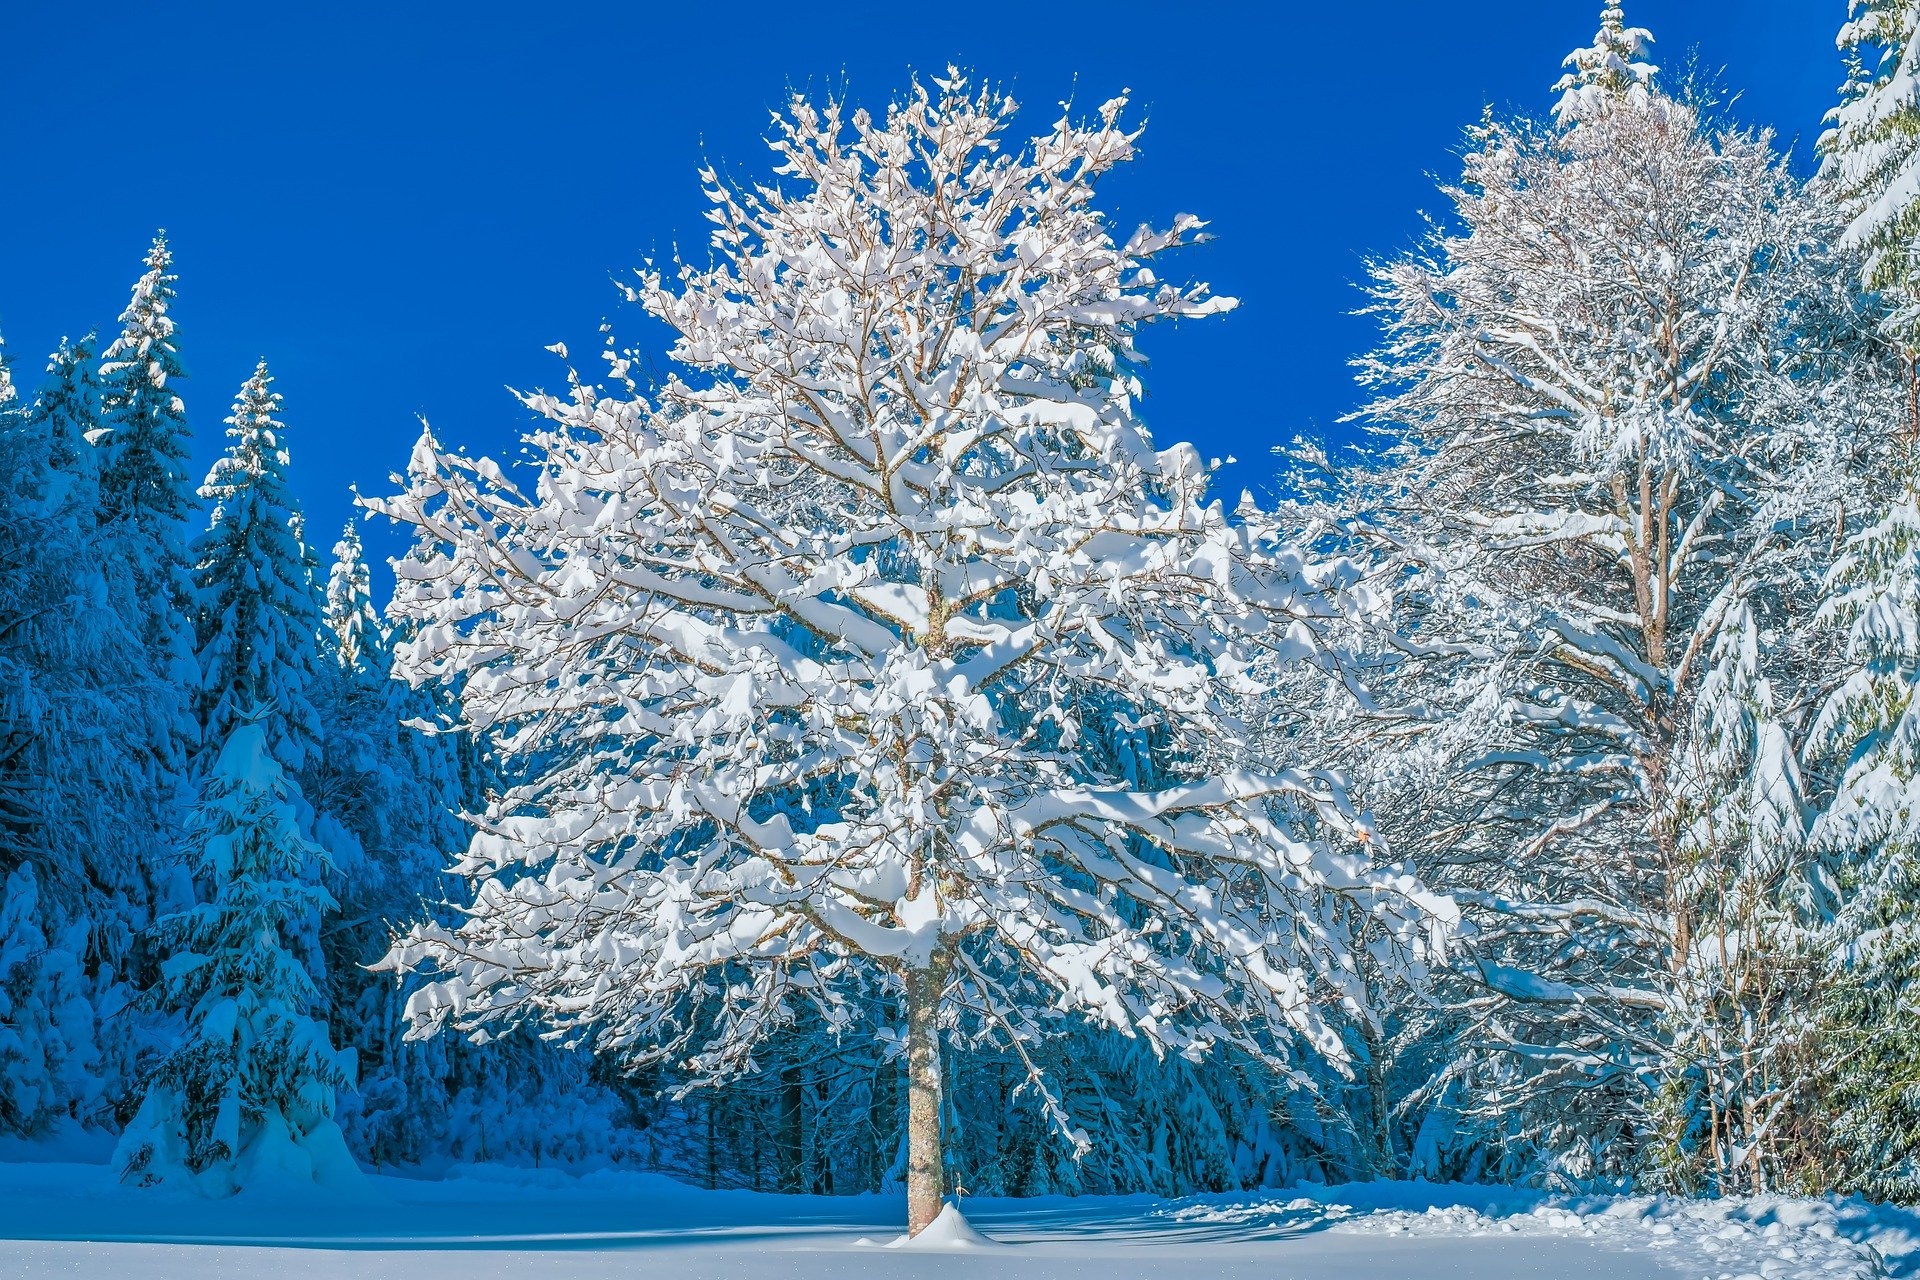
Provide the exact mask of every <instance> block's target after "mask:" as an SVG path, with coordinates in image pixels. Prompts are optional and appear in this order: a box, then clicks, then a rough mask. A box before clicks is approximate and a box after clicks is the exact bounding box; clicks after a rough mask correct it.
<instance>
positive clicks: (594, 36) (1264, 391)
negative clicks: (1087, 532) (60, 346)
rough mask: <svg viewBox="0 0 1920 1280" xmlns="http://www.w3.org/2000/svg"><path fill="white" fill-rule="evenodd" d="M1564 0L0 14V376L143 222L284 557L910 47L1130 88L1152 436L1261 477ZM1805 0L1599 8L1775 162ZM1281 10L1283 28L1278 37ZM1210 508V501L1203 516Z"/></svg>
mask: <svg viewBox="0 0 1920 1280" xmlns="http://www.w3.org/2000/svg"><path fill="white" fill-rule="evenodd" d="M1599 9H1600V5H1599V3H1597V0H1451V3H1447V2H1443V0H1367V2H1366V3H1357V2H1355V0H1345V2H1344V3H1330V4H1318V3H1315V4H1307V3H1293V2H1291V0H1288V2H1280V0H1276V2H1275V3H1271V4H1250V3H1217V4H1189V3H1182V2H1177V0H1176V2H1174V3H1168V2H1166V0H1159V2H1157V3H1146V4H1137V3H1132V2H1131V0H1118V2H1110V3H1102V4H1083V3H1078V2H1077V0H1056V2H1055V3H1051V4H1013V5H966V4H958V5H899V4H890V5H878V4H873V5H869V4H862V3H854V2H849V3H842V4H837V5H826V6H823V5H804V6H803V5H794V4H785V5H761V4H754V3H734V4H729V5H725V6H706V5H675V6H671V7H669V6H665V5H660V4H648V3H640V2H637V0H629V2H628V3H624V4H613V3H546V4H529V3H524V2H523V3H517V4H506V3H495V2H491V0H475V2H473V3H465V4H460V5H454V4H450V3H440V2H438V0H425V2H421V3H408V4H389V3H381V4H371V3H358V2H352V0H345V2H341V3H333V4H325V5H322V4H312V3H308V4H302V3H271V4H268V3H257V2H256V3H251V4H240V3H226V2H220V0H206V2H201V3H194V4H187V5H175V6H155V5H152V4H141V5H131V4H121V3H117V2H110V3H103V4H102V3H96V4H91V5H87V6H85V7H84V8H83V7H81V6H77V5H74V4H71V3H68V2H67V0H5V2H4V3H0V67H3V68H4V69H0V163H4V165H5V166H6V175H7V177H6V180H5V181H4V182H0V333H4V334H5V337H6V339H7V343H8V347H9V350H10V352H11V354H12V357H13V359H14V361H15V366H16V371H17V375H18V379H19V381H21V382H23V383H28V384H30V383H31V382H32V380H33V376H34V373H35V371H36V370H37V369H38V367H39V365H40V361H41V357H42V355H43V354H44V352H46V351H47V350H48V349H49V348H50V347H51V346H52V345H53V344H54V343H55V342H56V341H57V340H58V339H59V338H60V337H61V336H62V335H63V334H68V333H73V334H78V333H81V332H84V331H85V330H87V329H89V328H94V327H98V328H101V329H102V330H110V329H111V328H112V326H113V320H114V317H115V316H116V315H117V314H118V313H119V311H120V309H121V307H122V306H123V305H124V303H125V299H126V291H127V288H128V286H129V285H130V283H131V282H132V280H133V279H134V277H135V276H136V275H137V274H138V270H139V260H140V258H141V256H142V255H143V253H144V252H145V250H146V246H147V241H148V237H149V236H150V234H151V233H152V231H153V229H154V228H155V227H158V226H165V227H166V228H167V229H168V231H169V234H170V237H171V239H172V241H173V244H174V248H175V252H176V255H177V269H178V271H179V273H180V277H181V281H180V292H181V301H180V304H179V307H178V310H177V313H176V314H177V317H178V319H179V322H180V325H181V331H180V332H181V341H182V350H183V355H184V358H185V361H186V364H187V368H188V371H189V373H190V375H191V379H190V381H189V383H188V384H187V386H186V387H185V388H183V393H184V396H185V398H186V400H187V404H188V409H189V412H190V414H191V416H192V419H193V422H194V427H195V431H196V437H197V438H196V442H195V444H196V464H197V465H198V466H199V467H201V468H203V469H204V467H205V465H206V463H207V462H209V461H210V460H211V458H212V457H213V455H214V453H215V452H216V451H217V449H218V448H219V447H220V443H221V430H222V428H221V426H220V419H221V418H222V417H224V416H225V415H226V412H227V408H228V405H229V403H230V402H231V399H232V395H233V391H234V389H235V388H236V387H237V386H238V385H239V383H240V381H241V380H242V379H243V378H244V377H245V376H246V374H247V373H248V372H249V371H250V370H251V368H252V364H253V362H254V360H255V359H256V358H257V357H259V356H262V355H264V356H265V357H266V358H267V359H268V360H269V362H270V363H271V365H272V366H273V369H274V371H275V372H276V374H277V375H278V376H279V383H278V386H279V390H280V391H281V392H282V393H283V394H285V396H286V397H287V410H286V417H287V421H288V424H289V428H290V433H289V434H290V438H291V445H292V448H293V450H294V468H295V481H296V487H297V488H298V489H299V491H300V493H301V495H302V498H303V500H304V501H305V503H306V505H307V509H308V511H309V515H310V518H311V520H312V522H313V525H314V527H315V530H316V534H317V536H318V539H319V540H320V541H322V545H323V547H324V546H325V545H328V544H330V542H331V538H332V533H333V530H334V529H335V528H337V527H338V525H339V523H340V522H341V521H342V520H343V519H344V518H345V517H346V515H347V514H348V510H349V508H348V485H349V484H352V483H358V484H359V485H360V486H361V488H362V489H363V490H365V491H368V492H378V491H382V490H383V489H384V487H385V483H386V481H385V478H386V476H387V474H388V473H389V472H391V471H393V470H395V469H397V468H398V467H400V466H401V465H403V464H404V462H405V459H406V454H407V449H408V446H409V444H410V443H411V441H412V439H413V437H414V434H415V432H416V430H417V425H416V422H415V415H416V414H425V415H426V416H427V417H429V418H430V419H431V420H432V422H433V425H434V427H435V430H436V431H437V432H438V433H439V434H440V435H441V436H442V437H443V438H444V439H447V440H449V441H458V442H464V443H467V444H468V445H469V446H471V447H472V448H474V449H475V450H476V451H490V452H502V451H509V450H510V449H511V442H512V440H513V439H514V438H515V436H516V435H517V433H518V432H519V430H520V429H521V428H522V426H523V425H524V423H525V414H524V411H522V410H521V409H520V407H519V406H518V404H516V403H515V402H514V401H513V400H512V399H511V398H510V397H509V396H508V395H507V393H506V392H505V391H504V390H503V388H504V387H505V386H508V385H513V386H519V387H534V386H539V385H549V386H551V385H558V384H560V383H561V382H563V381H564V373H563V371H562V369H561V368H560V366H559V364H558V362H557V360H556V358H555V357H553V356H551V355H549V354H548V353H547V352H545V351H544V350H542V348H543V347H544V346H545V345H546V344H548V343H552V342H555V341H565V342H567V343H568V344H569V345H570V346H571V347H572V348H573V350H575V351H576V352H582V353H587V352H592V351H595V350H596V349H597V348H598V346H599V342H598V335H597V329H598V326H599V323H600V322H601V320H602V319H608V320H611V321H612V322H613V323H614V325H615V329H616V332H617V333H619V334H622V335H624V336H626V337H629V338H631V339H634V340H637V341H638V342H639V343H640V344H641V345H647V346H651V347H653V348H654V349H655V350H658V349H660V347H661V345H662V343H661V337H660V334H659V333H657V332H655V331H654V330H652V329H651V328H650V327H648V326H646V325H644V324H643V323H642V322H641V318H640V317H639V315H638V313H637V312H636V310H635V309H634V308H632V307H629V306H628V305H626V304H625V303H622V302H620V301H618V300H617V298H616V295H615V291H614V287H613V284H612V283H611V281H612V280H613V279H614V278H615V277H616V276H620V275H623V274H625V273H626V272H628V271H629V270H630V269H631V268H632V267H634V266H636V265H638V263H639V261H640V259H641V258H642V257H643V256H645V255H647V254H649V253H670V252H671V251H672V249H673V247H674V246H675V245H676V244H679V245H683V246H685V247H687V249H688V250H690V251H691V252H695V253H699V254H700V255H702V256H704V253H705V248H704V244H703V241H702V224H701V223H700V221H699V215H700V212H701V209H702V203H701V200H700V197H699V188H698V184H697V181H696V179H695V176H694V171H695V168H696V166H697V165H698V164H699V163H700V161H701V160H702V159H703V158H711V159H713V160H714V161H716V162H719V163H720V164H722V165H723V166H725V167H726V168H727V169H729V170H731V171H732V172H734V173H737V174H742V175H746V176H750V177H757V176H759V175H761V174H762V173H764V172H765V168H766V163H767V154H766V152H765V149H764V147H763V146H762V145H761V142H760V139H761V137H762V136H763V134H764V132H765V128H766V122H767V118H768V112H769V111H770V110H772V109H773V108H775V107H777V106H778V105H779V104H780V103H781V102H782V101H783V99H784V97H785V94H786V92H787V90H788V89H789V87H795V88H803V89H811V90H814V91H819V92H825V91H828V90H839V89H841V88H842V87H843V86H844V87H845V88H846V90H847V92H848V93H849V94H850V95H851V96H852V97H853V98H855V99H856V100H859V101H862V102H866V103H870V104H876V105H877V104H880V103H883V102H884V101H885V100H886V99H887V98H888V97H890V96H892V95H893V94H894V93H895V92H896V91H897V90H898V89H899V88H900V86H901V85H903V84H904V83H905V81H906V79H907V77H908V75H909V74H910V73H911V72H912V71H914V70H919V71H922V72H937V71H939V70H940V69H941V68H942V67H944V66H945V65H946V64H947V63H949V62H957V63H959V64H961V65H962V66H967V67H971V68H974V69H975V70H976V71H977V72H978V73H979V74H980V75H982V76H984V77H985V78H988V79H991V80H993V81H995V82H998V83H1002V84H1005V85H1007V86H1008V87H1009V88H1010V89H1011V90H1012V92H1013V93H1014V95H1015V96H1016V98H1018V99H1019V100H1020V101H1021V102H1022V103H1024V104H1026V108H1027V111H1028V112H1030V113H1031V114H1030V115H1029V116H1027V117H1026V119H1027V120H1028V121H1029V122H1030V123H1031V124H1032V125H1033V126H1034V127H1035V128H1038V127H1040V126H1042V125H1044V124H1045V123H1046V122H1047V121H1049V120H1051V119H1052V118H1053V117H1052V115H1051V114H1050V113H1051V112H1053V111H1054V110H1055V109H1056V107H1055V104H1057V103H1058V102H1059V101H1061V100H1062V99H1064V98H1067V97H1070V96H1071V97H1075V98H1076V100H1078V101H1080V102H1082V103H1084V104H1086V105H1087V106H1089V107H1091V106H1092V105H1094V104H1097V103H1098V102H1099V101H1100V100H1101V99H1103V98H1106V97H1108V96H1111V95H1112V94H1113V93H1114V92H1115V91H1117V90H1119V89H1121V88H1131V89H1132V90H1133V92H1134V98H1135V101H1136V103H1138V104H1139V109H1140V111H1141V113H1142V114H1143V115H1144V116H1145V118H1146V120H1147V122H1148V129H1147V133H1146V137H1145V140H1144V148H1143V152H1142V156H1141V159H1140V160H1139V161H1138V162H1137V163H1136V164H1135V165H1133V166H1132V167H1131V168H1130V169H1129V170H1128V171H1125V172H1123V173H1122V174H1120V175H1118V176H1117V177H1116V178H1114V179H1113V180H1112V181H1111V182H1110V184H1109V187H1108V192H1109V207H1110V208H1111V209H1112V210H1113V211H1114V213H1115V215H1116V217H1117V219H1118V220H1119V221H1120V222H1121V223H1122V224H1123V225H1125V226H1128V227H1130V226H1131V225H1132V224H1134V223H1136V222H1139V221H1141V220H1149V219H1150V220H1155V221H1164V220H1165V219H1166V218H1167V217H1169V216H1170V215H1171V214H1173V213H1174V212H1176V211H1192V212H1195V213H1198V214H1199V215H1200V216H1202V217H1205V218H1209V219H1211V220H1212V222H1213V229H1214V231H1215V232H1216V233H1217V236H1218V239H1217V240H1216V242H1215V243H1213V244H1210V245H1207V246H1204V247H1202V248H1200V249H1196V250H1194V251H1192V252H1191V253H1190V254H1189V256H1188V258H1187V259H1186V262H1187V265H1188V269H1189V270H1190V272H1191V274H1193V275H1194V276H1196V277H1199V278H1204V279H1207V280H1210V281H1211V282H1212V283H1213V285H1214V286H1215V288H1216V290H1218V291H1219V292H1223V293H1230V294H1234V295H1237V296H1239V297H1240V298H1241V299H1243V303H1244V305H1243V307H1242V308H1241V310H1240V311H1238V312H1237V313H1235V314H1233V315H1231V316H1228V317H1227V318H1225V319H1224V320H1211V321H1206V322H1203V323H1199V324H1192V325H1188V326H1185V327H1183V328H1181V329H1179V330H1178V331H1170V332H1165V333H1161V334H1156V335H1154V336H1153V338H1152V339H1151V340H1150V341H1148V342H1147V343H1146V350H1147V353H1148V355H1149V356H1151V357H1152V358H1153V362H1154V364H1153V370H1152V372H1151V374H1150V375H1149V394H1150V398H1149V399H1148V401H1147V403H1146V413H1147V417H1148V421H1149V423H1150V425H1151V426H1152V427H1153V429H1154V432H1155V434H1156V436H1157V437H1158V438H1159V439H1160V440H1161V441H1162V442H1163V443H1170V442H1172V441H1173V440H1176V439H1190V440H1193V441H1195V442H1197V443H1198V444H1199V445H1200V446H1201V448H1202V449H1203V450H1204V451H1206V452H1208V453H1210V454H1217V455H1225V454H1233V455H1237V456H1238V457H1239V458H1240V459H1241V462H1240V463H1239V465H1238V466H1236V467H1234V468H1232V469H1231V472H1230V473H1229V474H1228V475H1227V476H1226V477H1224V480H1225V481H1226V483H1227V484H1228V485H1229V486H1231V487H1237V486H1239V485H1241V484H1254V485H1256V486H1258V485H1259V484H1260V483H1261V482H1262V481H1263V480H1264V479H1265V478H1266V477H1267V476H1269V475H1270V474H1271V471H1272V464H1271V461H1270V459H1269V456H1268V450H1269V448H1270V447H1271V446H1272V445H1273V444H1274V443H1276V442H1278V441H1281V440H1285V439H1288V438H1290V437H1292V436H1293V435H1295V434H1297V433H1301V432H1309V433H1312V432H1316V431H1319V432H1324V433H1329V434H1335V435H1337V434H1338V433H1339V431H1340V428H1338V427H1337V426H1335V425H1334V423H1335V420H1336V419H1337V418H1338V417H1339V416H1340V415H1341V414H1342V413H1344V412H1346V411H1348V410H1349V409H1351V408H1352V407H1354V405H1355V403H1356V394H1355V390H1354V388H1353V385H1352V381H1351V376H1350V372H1349V370H1348V368H1347V364H1346V362H1347V360H1348V358H1349V357H1351V356H1352V355H1353V354H1354V353H1356V352H1357V351H1359V350H1361V349H1363V348H1364V347H1365V346H1367V345H1368V342H1369V335H1370V329H1369V325H1368V323H1367V322H1366V321H1365V320H1362V319H1359V318H1356V317H1352V316H1350V315H1348V314H1347V313H1348V312H1350V311H1351V310H1352V309H1353V307H1354V306H1355V305H1357V303H1358V302H1359V295H1358V294H1357V292H1356V290H1355V287H1354V284H1355V281H1356V280H1358V279H1359V278H1360V276H1361V274H1362V264H1363V260H1364V258H1365V257H1367V256H1368V255H1373V254H1382V253H1390V252H1393V251H1395V250H1398V249H1401V248H1404V247H1406V246H1407V245H1409V244H1410V243H1412V241H1413V239H1414V237H1415V236H1416V235H1417V234H1418V231H1419V227H1420V219H1419V213H1420V210H1422V209H1428V210H1435V211H1437V210H1438V208H1439V201H1438V199H1437V197H1436V195H1435V193H1434V190H1433V182H1432V177H1433V175H1436V174H1437V175H1442V176H1446V175H1449V174H1450V172H1451V171H1452V170H1453V169H1454V168H1455V165H1454V160H1453V155H1454V151H1455V149H1456V147H1457V146H1458V143H1459V138H1460V130H1461V128H1462V127H1463V126H1465V125H1467V124H1469V123H1471V122H1472V121H1473V120H1474V119H1476V118H1477V117H1478V115H1479V113H1480V110H1481V107H1482V105H1483V104H1486V103H1492V104H1494V105H1495V106H1496V107H1500V108H1503V109H1511V110H1521V111H1528V112H1540V111H1544V110H1545V109H1546V108H1547V107H1548V106H1549V105H1550V104H1551V101H1552V95H1551V94H1550V93H1549V91H1548V90H1549V86H1550V85H1551V84H1552V82H1553V80H1554V79H1555V77H1556V76H1557V74H1558V63H1559V60H1560V59H1561V57H1562V56H1564V55H1565V54H1566V53H1567V52H1568V50H1570V49H1571V48H1573V47H1574V46H1576V45H1578V44H1583V43H1585V42H1586V41H1587V39H1588V38H1589V37H1590V35H1591V34H1592V32H1593V29H1594V27H1595V26H1596V18H1597V15H1598V12H1599ZM1844 10H1845V0H1629V3H1628V8H1627V14H1628V18H1629V20H1630V21H1632V22H1634V23H1636V24H1638V25H1643V26H1647V27H1650V28H1651V29H1652V30H1653V32H1654V35H1655V37H1656V38H1657V40H1658V49H1657V52H1658V57H1657V58H1656V61H1658V62H1660V63H1661V64H1662V65H1663V66H1665V67H1667V68H1669V69H1677V68H1679V67H1681V66H1682V65H1684V64H1686V63H1687V62H1688V61H1689V60H1690V59H1691V58H1692V57H1693V56H1695V55H1697V57H1698V61H1699V63H1700V64H1701V65H1702V66H1703V67H1705V68H1707V69H1709V70H1717V71H1721V72H1722V82H1723V83H1724V85H1725V86H1726V88H1728V89H1730V90H1733V91H1737V92H1738V93H1739V94H1740V98H1739V100H1738V101H1737V102H1736V104H1735V106H1734V111H1735V113H1736V114H1737V115H1738V116H1740V117H1741V118H1743V119H1745V120H1748V121H1750V122H1754V123H1759V124H1768V125H1772V126H1774V127H1776V128H1777V129H1778V130H1779V132H1780V134H1781V135H1782V137H1783V139H1786V140H1788V141H1790V142H1792V143H1793V147H1794V151H1795V153H1796V155H1797V156H1798V158H1799V167H1800V168H1801V170H1802V171H1803V172H1805V171H1807V170H1808V168H1809V164H1808V156H1809V153H1810V151H1811V149H1812V144H1813V141H1814V139H1815V138H1816V137H1817V136H1818V133H1819V129H1820V117H1821V115H1822V113H1823V112H1824V111H1825V109H1826V108H1827V106H1828V105H1829V104H1830V103H1831V101H1832V97H1833V93H1834V88H1835V86H1837V85H1838V84H1839V82H1840V80H1841V77H1842V73H1841V68H1840V65H1839V61H1838V58H1837V57H1836V55H1835V54H1834V52H1833V34H1834V31H1835V29H1836V28H1837V27H1838V26H1839V24H1840V22H1841V21H1842V20H1843V18H1844ZM1309 14H1311V16H1308V15H1309ZM1229 501H1231V496H1230V495H1229Z"/></svg>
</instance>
